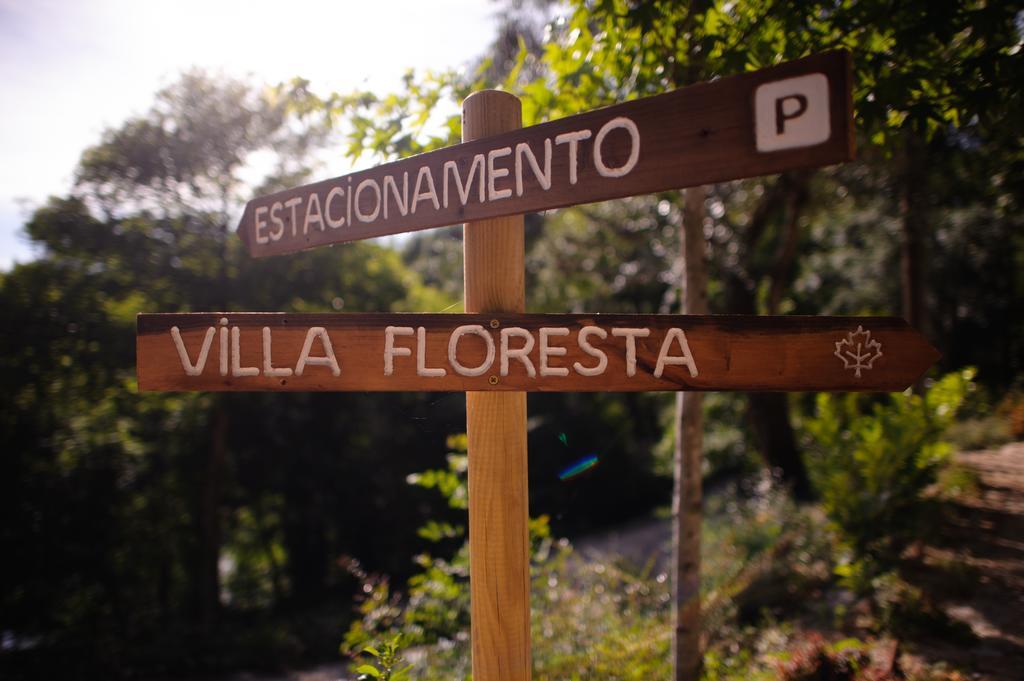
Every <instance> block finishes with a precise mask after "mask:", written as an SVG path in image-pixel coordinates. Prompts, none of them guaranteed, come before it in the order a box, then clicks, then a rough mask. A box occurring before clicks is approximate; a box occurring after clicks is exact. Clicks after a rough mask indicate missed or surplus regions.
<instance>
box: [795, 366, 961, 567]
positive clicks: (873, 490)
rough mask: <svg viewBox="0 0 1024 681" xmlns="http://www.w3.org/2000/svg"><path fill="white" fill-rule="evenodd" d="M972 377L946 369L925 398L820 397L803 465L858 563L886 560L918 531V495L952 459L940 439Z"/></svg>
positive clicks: (809, 422)
mask: <svg viewBox="0 0 1024 681" xmlns="http://www.w3.org/2000/svg"><path fill="white" fill-rule="evenodd" d="M972 377H973V371H972V370H965V371H961V372H956V373H951V374H948V375H946V376H944V377H943V378H942V379H940V380H939V381H937V382H936V383H935V384H934V385H932V386H931V388H930V389H929V390H928V391H927V393H926V394H925V395H924V396H920V395H913V394H910V393H897V394H893V395H891V396H889V397H888V398H887V399H882V400H878V399H877V398H872V397H870V396H864V395H859V394H848V395H827V394H821V395H818V397H817V403H816V404H817V409H816V414H815V416H814V417H813V418H811V419H808V420H807V421H806V422H805V423H804V426H805V428H806V430H807V432H808V433H809V434H810V435H811V437H812V438H813V445H812V447H811V456H810V457H809V460H808V468H809V470H810V473H811V478H812V481H813V483H814V485H815V486H816V487H817V490H818V493H819V494H820V496H821V500H822V504H823V506H824V508H825V510H826V512H827V513H828V516H829V518H830V520H831V521H832V522H833V523H834V524H835V526H836V528H837V529H838V530H839V532H840V534H841V537H842V539H843V541H844V543H845V544H847V545H848V546H849V547H850V548H851V549H852V550H853V553H854V558H855V560H860V559H864V558H867V559H869V560H875V561H881V562H883V563H884V562H888V561H891V560H893V559H895V558H896V557H898V555H899V553H900V552H901V551H902V549H903V548H904V547H905V546H906V545H907V544H908V543H909V541H911V540H912V539H913V538H915V537H917V536H918V535H919V533H920V531H921V529H922V527H923V526H922V511H923V509H924V508H925V506H926V505H925V503H924V499H923V494H922V493H923V492H924V490H925V488H927V487H928V486H929V485H930V484H932V483H933V482H934V481H935V479H936V474H937V471H938V470H939V468H940V467H941V466H942V465H943V464H944V463H945V462H946V461H947V460H948V459H949V457H950V453H951V447H950V446H949V445H948V444H947V443H945V442H943V441H942V436H943V433H944V432H945V430H946V429H947V428H948V427H949V425H950V424H951V423H952V422H953V419H954V416H955V414H956V411H957V408H958V407H959V405H960V403H961V402H962V401H963V399H964V396H965V395H966V394H967V392H968V390H969V388H970V385H971V379H972Z"/></svg>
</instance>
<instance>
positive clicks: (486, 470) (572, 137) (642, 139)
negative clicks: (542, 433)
mask: <svg viewBox="0 0 1024 681" xmlns="http://www.w3.org/2000/svg"><path fill="white" fill-rule="evenodd" d="M520 125H521V123H520V107H519V101H518V99H516V98H515V97H513V96H512V95H509V94H507V93H502V92H496V91H485V92H479V93H476V94H474V95H472V96H470V97H469V98H468V99H467V100H466V101H465V103H464V104H463V143H462V144H459V145H456V146H453V147H449V148H446V149H441V150H438V151H435V152H431V153H428V154H423V155H420V156H416V157H413V158H409V159H404V160H401V161H397V162H395V163H389V164H386V165H382V166H379V167H377V168H373V169H371V170H366V171H361V172H357V173H352V174H350V175H346V176H343V177H339V178H335V179H332V180H325V181H323V182H318V183H316V184H311V185H307V186H304V187H299V188H296V189H291V190H288V191H284V192H279V193H277V194H272V195H270V196H265V197H261V198H257V199H255V200H253V201H251V202H250V203H249V204H248V205H247V206H246V208H245V212H244V215H243V216H242V219H241V222H240V224H239V228H238V232H239V236H240V237H241V238H242V240H243V241H244V242H245V244H246V245H247V247H248V249H249V251H250V253H251V254H252V255H254V256H257V257H259V256H268V255H278V254H283V253H293V252H296V251H301V250H304V249H307V248H313V247H316V246H322V245H328V244H334V243H341V242H345V241H352V240H356V239H365V238H370V237H375V236H382V235H387V234H396V233H400V232H407V231H413V230H419V229H427V228H430V227H437V226H442V225H450V224H455V223H459V222H465V230H464V241H463V248H464V255H465V291H466V293H465V296H466V297H465V309H466V313H467V314H462V315H444V314H401V315H399V314H305V315H303V314H281V313H235V312H230V313H228V312H224V313H200V314H142V315H139V318H138V337H137V355H138V378H139V388H140V389H141V390H170V391H181V390H281V391H289V390H291V391H294V390H354V391H394V390H417V391H426V390H442V391H465V392H466V420H467V434H468V438H469V450H468V451H469V472H468V474H469V540H470V590H471V619H472V647H473V678H474V679H476V680H477V681H528V680H529V678H530V676H531V671H530V665H531V662H530V630H529V556H528V536H527V506H528V495H527V489H526V480H527V468H526V396H525V392H526V391H641V390H642V391H647V390H686V391H696V390H744V391H755V390H771V391H787V390H828V391H849V390H874V391H893V390H902V389H904V388H906V387H907V386H908V385H910V384H911V383H913V382H914V381H915V380H916V379H917V378H918V377H919V376H920V375H921V374H922V373H923V372H924V371H926V370H927V369H928V367H929V366H930V365H931V364H932V363H933V362H934V361H935V360H936V359H937V357H938V353H937V352H936V351H935V350H934V348H932V347H931V346H930V345H928V343H927V342H926V341H925V340H924V339H923V338H922V337H921V336H920V335H919V334H918V333H917V332H916V331H914V330H912V329H911V328H909V327H908V326H907V325H906V324H905V323H904V322H903V321H902V320H898V319H893V318H886V317H757V316H746V317H731V316H684V315H601V314H572V315H570V314H566V315H533V314H525V310H524V306H525V303H524V301H525V291H524V288H523V219H522V214H523V213H524V212H529V211H538V210H546V209H551V208H559V207H564V206H569V205H575V204H580V203H588V202H592V201H601V200H605V199H612V198H619V197H624V196H632V195H637V194H645V193H650V192H656V191H662V190H667V189H677V188H683V187H689V186H696V185H701V184H707V183H713V182H720V181H725V180H733V179H739V178H745V177H753V176H756V175H765V174H769V173H775V172H781V171H784V170H791V169H796V168H807V167H814V166H821V165H828V164H833V163H840V162H843V161H847V160H850V159H851V158H852V157H853V125H852V107H851V86H850V63H849V57H848V56H847V55H846V54H845V53H841V52H832V53H826V54H821V55H815V56H811V57H807V58H805V59H801V60H797V61H793V62H788V63H785V64H780V65H778V66H775V67H772V68H768V69H764V70H761V71H756V72H753V73H746V74H743V75H739V76H733V77H731V78H723V79H720V80H717V81H714V82H710V83H702V84H699V85H695V86H692V87H688V88H684V89H682V90H677V91H675V92H670V93H667V94H664V95H659V96H656V97H649V98H645V99H639V100H635V101H631V102H625V103H623V104H617V105H614V106H610V107H607V108H604V109H598V110H595V111H590V112H587V113H582V114H579V115H576V116H570V117H568V118H564V119H561V120H557V121H552V122H550V123H544V124H541V125H537V126H533V127H530V128H526V129H520Z"/></svg>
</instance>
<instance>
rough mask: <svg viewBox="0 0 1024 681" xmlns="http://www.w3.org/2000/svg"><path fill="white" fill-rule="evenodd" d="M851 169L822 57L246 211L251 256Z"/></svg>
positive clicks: (848, 135) (322, 186) (417, 160)
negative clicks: (800, 171)
mask: <svg viewBox="0 0 1024 681" xmlns="http://www.w3.org/2000/svg"><path fill="white" fill-rule="evenodd" d="M851 158H853V125H852V104H851V85H850V62H849V57H848V55H847V54H846V53H844V52H830V53H824V54H819V55H814V56H811V57H807V58H805V59H800V60H797V61H792V62H787V63H785V64H780V65H778V66H774V67H771V68H767V69H763V70H760V71H756V72H752V73H745V74H742V75H738V76H732V77H729V78H722V79H720V80H716V81H713V82H709V83H701V84H698V85H694V86H692V87H687V88H684V89H680V90H676V91H674V92H669V93H666V94H663V95H658V96H655V97H647V98H644V99H638V100H634V101H630V102H625V103H622V104H616V105H613V106H609V107H606V108H603V109H596V110H594V111H589V112H587V113H582V114H578V115H575V116H569V117H567V118H563V119H560V120H556V121H552V122H549V123H543V124H541V125H535V126H533V127H530V128H523V129H520V130H516V131H514V132H508V133H505V134H501V135H496V136H493V137H487V138H484V139H480V140H475V141H472V142H467V143H464V144H459V145H455V146H452V147H447V148H445V149H440V150H438V151H433V152H430V153H426V154H421V155H419V156H414V157H411V158H408V159H404V160H401V161H397V162H394V163H389V164H386V165H382V166H378V167H376V168H372V169H370V170H365V171H361V172H356V173H352V174H350V175H345V176H342V177H338V178H335V179H331V180H325V181H322V182H318V183H315V184H310V185H306V186H304V187H299V188H296V189H290V190H287V191H282V192H278V193H276V194H271V195H269V196H264V197H261V198H258V199H255V200H253V201H250V202H249V204H248V205H247V206H246V208H245V213H244V214H243V216H242V219H241V222H240V224H239V226H238V233H239V235H240V236H241V238H242V240H243V241H244V242H245V244H246V246H247V247H248V249H249V251H250V253H251V254H252V255H254V256H267V255H278V254H282V253H293V252H296V251H301V250H304V249H308V248H314V247H316V246H323V245H326V244H333V243H341V242H345V241H354V240H358V239H367V238H371V237H377V236H383V235H387V234H398V233H401V232H410V231H414V230H420V229H427V228H430V227H439V226H443V225H453V224H457V223H461V222H466V221H473V220H480V219H485V218H493V217H498V216H504V215H513V214H518V213H526V212H534V211H540V210H547V209H551V208H561V207H564V206H570V205H576V204H581V203H590V202H594V201H603V200H607V199H615V198H621V197H624V196H634V195H638V194H648V193H651V192H657V191H664V190H668V189H678V188H682V187H691V186H696V185H700V184H710V183H714V182H722V181H726V180H734V179H739V178H745V177H754V176H757V175H767V174H771V173H776V172H781V171H783V170H791V169H796V168H802V167H814V166H822V165H828V164H832V163H840V162H843V161H848V160H850V159H851Z"/></svg>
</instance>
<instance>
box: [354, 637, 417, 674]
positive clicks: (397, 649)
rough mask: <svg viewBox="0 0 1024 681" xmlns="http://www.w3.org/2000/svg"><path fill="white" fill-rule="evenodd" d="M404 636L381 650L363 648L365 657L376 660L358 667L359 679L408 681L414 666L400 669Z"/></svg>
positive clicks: (395, 639) (394, 639)
mask: <svg viewBox="0 0 1024 681" xmlns="http://www.w3.org/2000/svg"><path fill="white" fill-rule="evenodd" d="M401 649H402V635H401V634H399V635H397V636H395V637H394V638H393V639H391V640H390V641H388V642H386V643H384V644H383V645H381V647H380V650H377V649H376V648H374V647H373V646H368V647H366V648H363V650H362V652H363V654H365V655H370V656H371V657H373V658H374V660H373V662H371V663H369V664H361V665H359V666H358V667H356V673H357V674H359V679H361V680H364V681H365V680H367V679H377V680H378V681H408V679H409V669H411V668H412V665H407V666H405V667H400V665H401V664H402V655H401Z"/></svg>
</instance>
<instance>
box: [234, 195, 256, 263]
mask: <svg viewBox="0 0 1024 681" xmlns="http://www.w3.org/2000/svg"><path fill="white" fill-rule="evenodd" d="M251 212H252V203H251V202H250V203H247V204H246V205H245V210H244V211H243V212H242V217H241V218H240V219H239V220H238V227H237V228H236V229H235V232H236V233H237V234H238V238H239V239H241V240H242V243H243V244H245V250H247V251H249V255H251V256H253V257H255V256H256V252H255V250H254V249H253V243H252V236H251V235H250V234H249V230H247V229H246V228H245V225H246V224H247V223H248V221H249V216H250V214H251Z"/></svg>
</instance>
